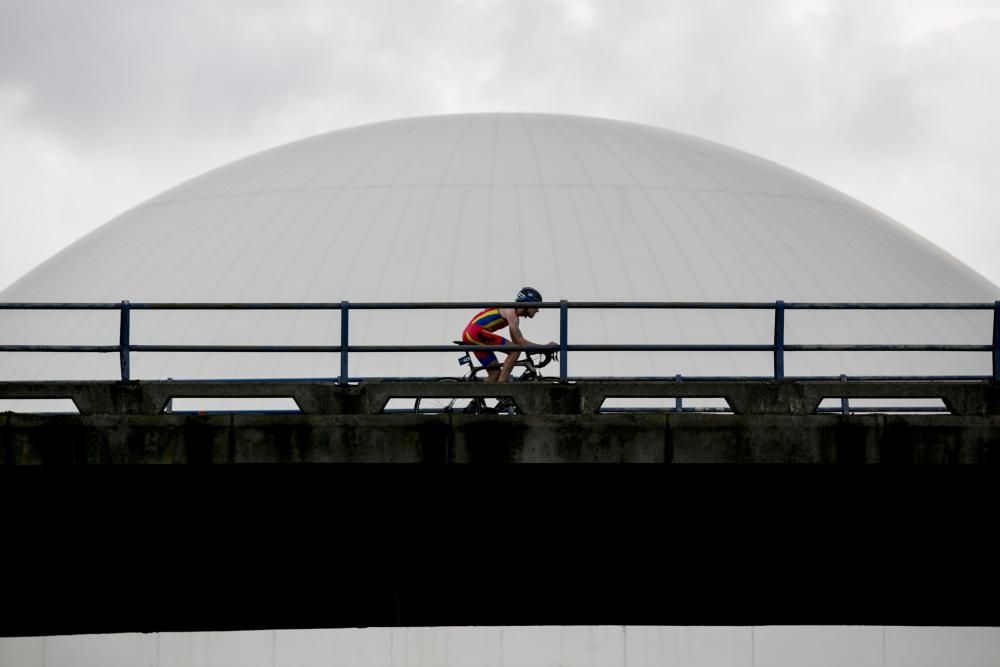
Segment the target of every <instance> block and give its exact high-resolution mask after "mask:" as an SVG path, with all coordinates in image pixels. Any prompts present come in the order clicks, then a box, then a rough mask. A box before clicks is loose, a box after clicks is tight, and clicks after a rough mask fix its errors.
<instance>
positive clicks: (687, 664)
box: [0, 626, 1000, 667]
mask: <svg viewBox="0 0 1000 667" xmlns="http://www.w3.org/2000/svg"><path fill="white" fill-rule="evenodd" d="M998 656H1000V628H978V627H892V626H890V627H882V626H764V627H697V626H683V627H642V626H589V627H586V626H580V627H553V626H545V627H455V628H352V629H338V630H278V631H254V632H202V633H153V634H114V635H72V636H53V637H13V638H0V665H2V666H3V667H119V666H120V667H173V666H175V665H176V666H177V667H216V666H218V667H223V666H225V667H229V666H231V665H240V666H241V667H320V666H321V665H322V666H328V665H350V666H352V667H353V666H357V667H450V666H452V665H454V666H456V667H470V666H476V667H480V666H481V667H506V666H517V667H585V666H586V667H593V666H597V665H600V666H601V667H654V666H655V667H801V666H802V665H809V666H810V667H834V666H840V665H851V666H852V667H925V666H926V667H941V666H942V665H949V667H987V666H990V667H993V666H995V665H996V664H997V663H998Z"/></svg>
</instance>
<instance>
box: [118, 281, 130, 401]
mask: <svg viewBox="0 0 1000 667" xmlns="http://www.w3.org/2000/svg"><path fill="white" fill-rule="evenodd" d="M129 328H130V324H129V305H128V301H122V303H121V326H120V328H119V330H118V356H119V358H120V360H121V367H122V382H128V380H129V368H128V362H129V358H128V356H129V355H128V351H129V350H128V347H129V340H128V339H129Z"/></svg>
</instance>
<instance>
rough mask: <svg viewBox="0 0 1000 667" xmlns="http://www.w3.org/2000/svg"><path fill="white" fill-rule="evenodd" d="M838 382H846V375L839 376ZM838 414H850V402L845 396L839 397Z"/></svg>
mask: <svg viewBox="0 0 1000 667" xmlns="http://www.w3.org/2000/svg"><path fill="white" fill-rule="evenodd" d="M840 381H841V382H847V376H846V375H841V376H840ZM840 414H842V415H849V414H851V402H850V399H849V398H847V396H841V397H840Z"/></svg>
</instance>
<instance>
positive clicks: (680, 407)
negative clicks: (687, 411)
mask: <svg viewBox="0 0 1000 667" xmlns="http://www.w3.org/2000/svg"><path fill="white" fill-rule="evenodd" d="M680 381H681V374H680V373H678V374H677V375H675V376H674V382H680ZM674 412H684V399H683V398H681V397H680V396H674Z"/></svg>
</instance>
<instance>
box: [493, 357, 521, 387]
mask: <svg viewBox="0 0 1000 667" xmlns="http://www.w3.org/2000/svg"><path fill="white" fill-rule="evenodd" d="M520 356H521V351H520V350H514V351H512V352H508V353H507V358H506V359H504V360H503V368H501V369H500V376H499V377H498V378H497V381H499V382H506V381H507V379H508V378H509V377H510V372H511V371H512V370H514V364H516V363H517V358H518V357H520Z"/></svg>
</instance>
